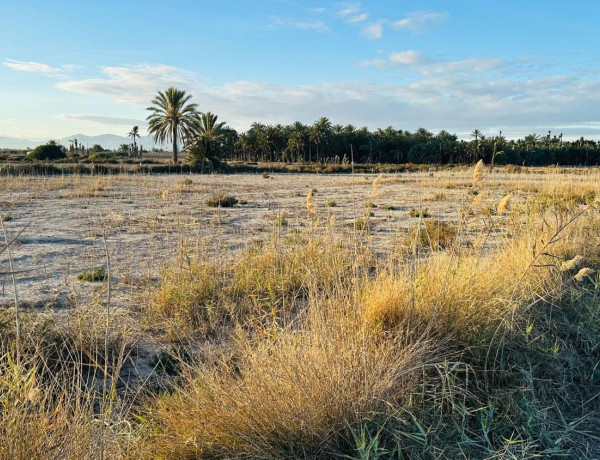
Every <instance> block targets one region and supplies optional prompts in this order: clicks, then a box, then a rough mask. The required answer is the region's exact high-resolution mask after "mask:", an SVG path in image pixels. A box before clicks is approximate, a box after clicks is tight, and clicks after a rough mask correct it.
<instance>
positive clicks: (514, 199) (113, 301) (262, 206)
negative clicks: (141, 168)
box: [0, 167, 600, 458]
mask: <svg viewBox="0 0 600 460" xmlns="http://www.w3.org/2000/svg"><path fill="white" fill-rule="evenodd" d="M215 195H222V197H221V200H223V199H224V198H225V197H226V196H232V197H235V198H236V199H237V200H238V203H237V204H235V205H234V206H232V207H220V206H217V207H213V206H210V205H209V204H207V201H208V200H210V199H211V198H213V199H214V197H215ZM597 197H600V171H598V170H596V169H573V170H566V169H560V170H558V169H553V168H544V169H538V170H531V169H523V171H522V172H515V171H513V170H511V169H506V168H496V169H495V170H494V171H489V170H488V169H487V168H486V167H484V168H483V169H482V171H481V174H478V173H475V174H474V171H473V170H472V169H466V168H465V169H453V170H446V171H435V170H432V171H431V172H419V173H402V174H383V175H379V176H378V175H376V174H373V175H362V174H361V175H350V174H340V175H323V174H305V175H302V174H271V175H269V174H263V175H262V176H260V175H256V174H254V175H250V174H249V175H211V176H208V175H156V176H149V175H115V176H78V175H72V176H69V175H66V176H57V177H35V176H10V177H0V218H1V219H2V220H3V222H2V229H3V236H0V250H1V251H2V252H1V253H0V256H1V258H0V272H2V273H3V275H2V276H1V277H0V283H1V285H0V347H1V348H0V458H32V457H39V458H45V457H59V458H74V457H79V458H100V457H104V458H128V457H131V458H208V457H210V458H232V457H242V458H332V457H335V456H337V457H338V458H392V457H393V458H449V457H454V458H456V457H461V456H464V457H469V458H529V457H533V456H546V457H551V456H559V455H565V456H570V457H572V458H599V457H600V447H599V446H600V429H599V428H598V426H600V418H599V417H598V415H597V414H598V411H599V410H600V397H599V396H600V301H599V300H598V283H599V280H598V277H597V275H596V273H595V270H598V269H600V233H599V232H598V229H599V228H600V226H599V225H600V213H599V211H600V210H599V208H598V205H597V201H596V198H597ZM218 201H219V200H217V202H218ZM13 239H14V242H12V243H11V244H10V245H9V246H8V247H7V245H6V244H5V243H6V242H7V241H9V242H11V241H12V240H13ZM11 267H12V268H11ZM98 269H102V270H100V271H97V272H96V277H97V279H94V275H93V272H94V271H95V270H98ZM586 269H587V271H586ZM11 271H12V272H15V273H16V275H15V279H14V280H13V277H12V276H11V275H10V273H9V272H11ZM106 275H109V276H106ZM15 287H16V296H15ZM15 303H17V304H18V309H15ZM32 438H35V439H38V440H39V441H36V442H29V440H30V439H32Z"/></svg>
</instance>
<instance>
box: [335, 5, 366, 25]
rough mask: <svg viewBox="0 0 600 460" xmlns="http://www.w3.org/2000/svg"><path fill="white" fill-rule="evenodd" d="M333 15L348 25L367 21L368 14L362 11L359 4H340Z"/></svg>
mask: <svg viewBox="0 0 600 460" xmlns="http://www.w3.org/2000/svg"><path fill="white" fill-rule="evenodd" d="M335 15H336V16H337V17H338V18H340V19H342V20H343V21H345V22H347V23H348V24H359V23H361V22H364V21H366V20H367V19H369V13H367V12H366V11H364V10H363V9H362V7H361V4H360V3H342V4H341V5H340V6H339V8H338V9H337V11H336V13H335Z"/></svg>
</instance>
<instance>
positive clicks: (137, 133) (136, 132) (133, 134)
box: [127, 126, 140, 156]
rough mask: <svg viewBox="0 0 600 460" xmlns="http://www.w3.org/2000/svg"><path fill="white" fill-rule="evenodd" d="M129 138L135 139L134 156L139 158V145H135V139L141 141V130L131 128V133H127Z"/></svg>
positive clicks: (135, 127)
mask: <svg viewBox="0 0 600 460" xmlns="http://www.w3.org/2000/svg"><path fill="white" fill-rule="evenodd" d="M127 136H128V137H131V138H132V139H133V155H134V156H137V144H136V143H135V138H136V137H137V138H138V139H139V137H140V130H139V128H138V127H137V126H134V127H133V128H131V131H129V133H127Z"/></svg>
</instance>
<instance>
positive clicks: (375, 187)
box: [372, 173, 383, 197]
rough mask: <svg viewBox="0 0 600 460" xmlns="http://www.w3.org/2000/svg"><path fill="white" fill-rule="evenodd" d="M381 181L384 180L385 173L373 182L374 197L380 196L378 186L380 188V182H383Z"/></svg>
mask: <svg viewBox="0 0 600 460" xmlns="http://www.w3.org/2000/svg"><path fill="white" fill-rule="evenodd" d="M381 179H383V173H381V174H379V176H377V177H376V178H375V180H374V181H373V195H372V196H373V197H377V196H378V191H377V190H378V186H379V182H381Z"/></svg>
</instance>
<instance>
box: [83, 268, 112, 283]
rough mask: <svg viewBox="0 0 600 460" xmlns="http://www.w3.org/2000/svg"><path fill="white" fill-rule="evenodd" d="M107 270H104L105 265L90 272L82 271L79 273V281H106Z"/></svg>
mask: <svg viewBox="0 0 600 460" xmlns="http://www.w3.org/2000/svg"><path fill="white" fill-rule="evenodd" d="M106 275H107V274H106V270H104V267H100V268H96V269H95V270H92V271H89V272H82V273H80V274H79V275H77V279H78V280H79V281H89V282H94V281H104V280H105V279H106Z"/></svg>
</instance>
